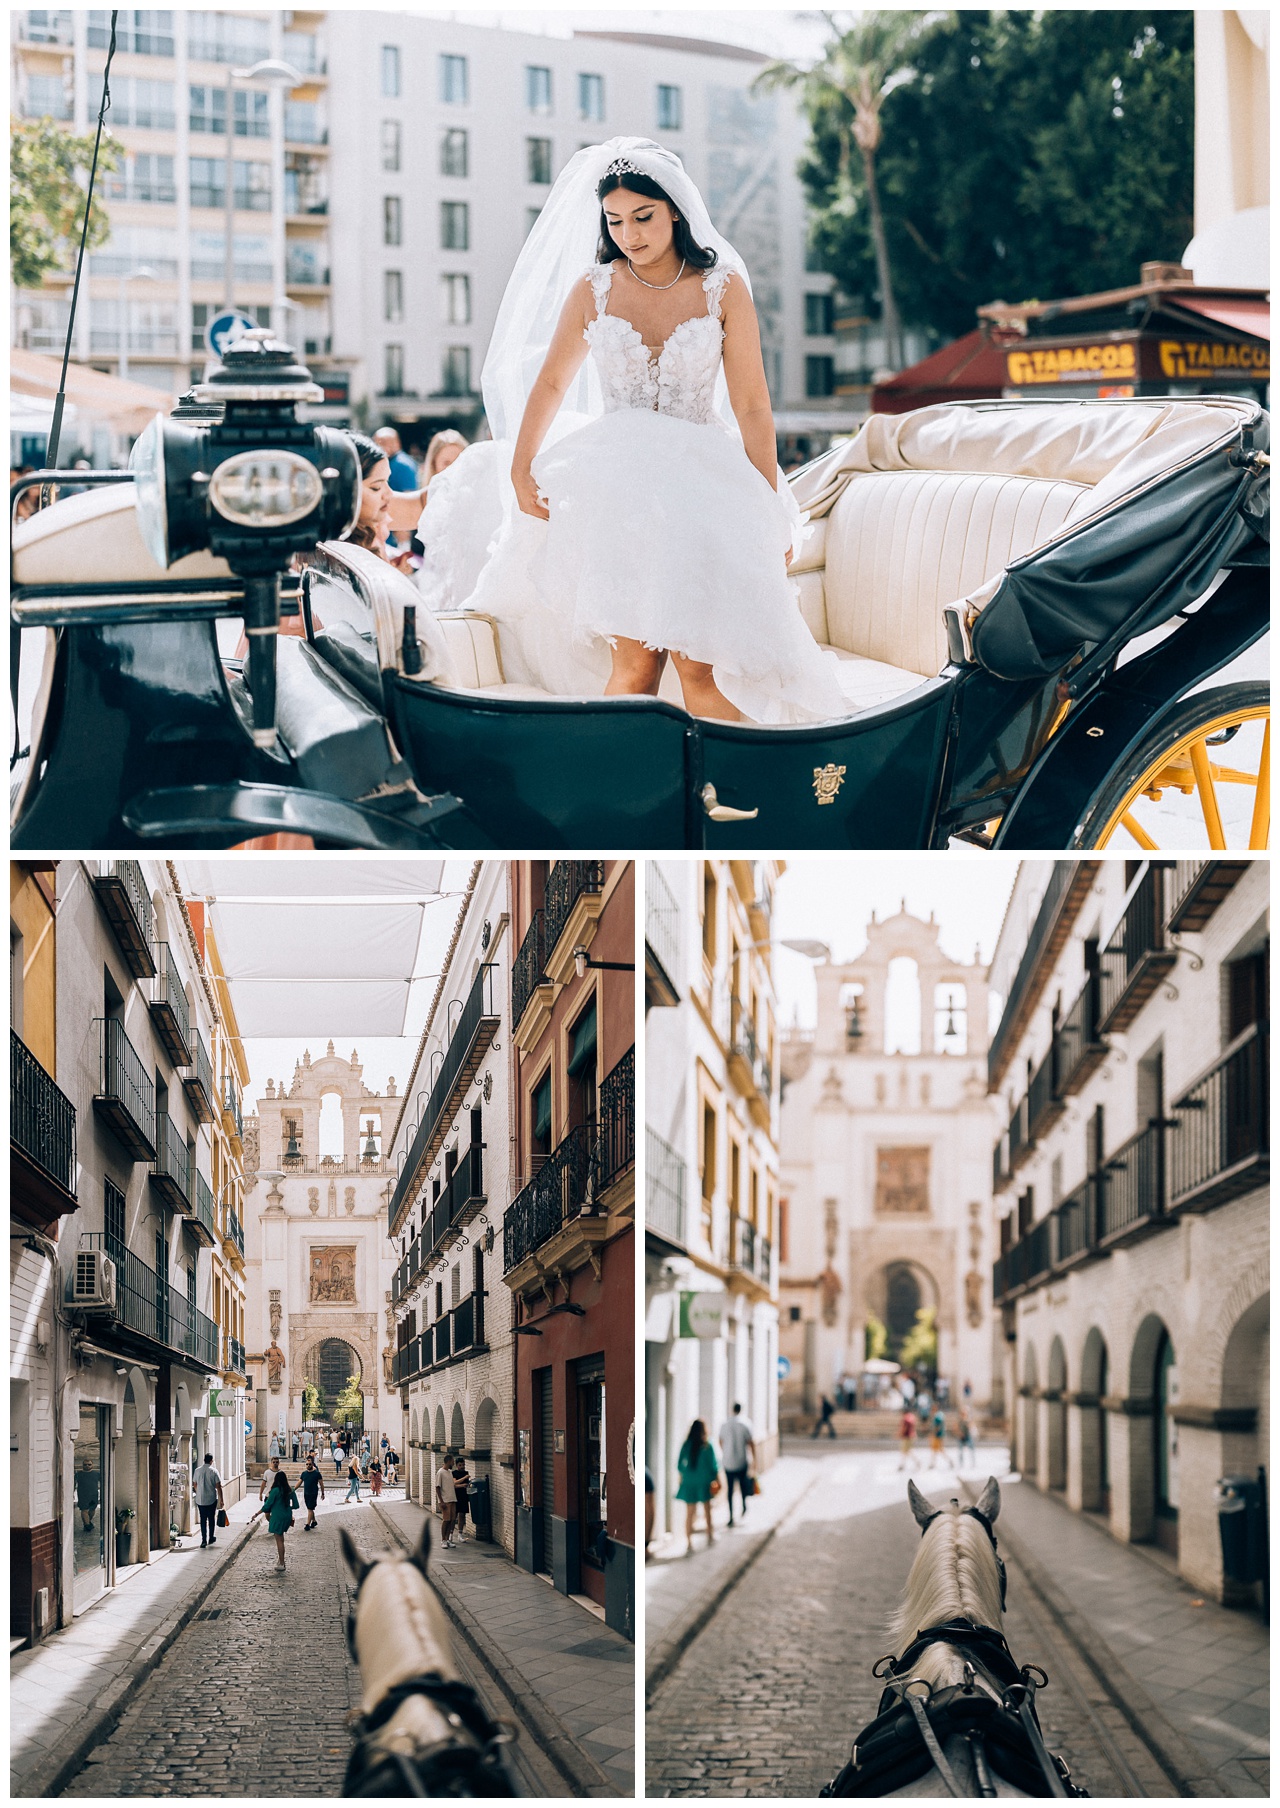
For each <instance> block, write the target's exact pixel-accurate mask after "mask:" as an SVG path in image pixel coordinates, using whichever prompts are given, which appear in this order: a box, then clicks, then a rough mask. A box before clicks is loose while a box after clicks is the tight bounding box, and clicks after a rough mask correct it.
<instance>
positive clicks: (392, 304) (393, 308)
mask: <svg viewBox="0 0 1280 1808" xmlns="http://www.w3.org/2000/svg"><path fill="white" fill-rule="evenodd" d="M382 318H383V319H384V320H389V321H393V322H399V321H401V320H403V319H404V276H403V275H402V273H401V272H400V271H399V270H384V271H383V272H382Z"/></svg>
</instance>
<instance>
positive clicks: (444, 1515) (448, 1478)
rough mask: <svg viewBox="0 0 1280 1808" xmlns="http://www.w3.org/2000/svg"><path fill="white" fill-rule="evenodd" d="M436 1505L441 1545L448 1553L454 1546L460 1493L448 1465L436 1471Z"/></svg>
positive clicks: (442, 1464) (443, 1465)
mask: <svg viewBox="0 0 1280 1808" xmlns="http://www.w3.org/2000/svg"><path fill="white" fill-rule="evenodd" d="M436 1505H437V1507H439V1509H440V1543H441V1545H442V1546H443V1548H444V1549H445V1550H446V1551H447V1550H449V1549H450V1548H451V1547H452V1545H453V1527H454V1522H455V1520H456V1519H457V1517H458V1492H457V1489H456V1488H455V1487H454V1485H453V1471H452V1470H451V1469H450V1467H449V1465H448V1463H441V1465H440V1467H439V1468H438V1469H437V1470H436Z"/></svg>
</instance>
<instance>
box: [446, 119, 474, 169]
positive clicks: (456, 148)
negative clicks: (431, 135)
mask: <svg viewBox="0 0 1280 1808" xmlns="http://www.w3.org/2000/svg"><path fill="white" fill-rule="evenodd" d="M467 149H468V146H467V133H466V128H465V127H464V126H450V127H449V129H448V131H447V132H445V133H444V134H443V135H442V136H441V139H440V174H441V175H442V176H465V175H466V174H467V164H468V159H467Z"/></svg>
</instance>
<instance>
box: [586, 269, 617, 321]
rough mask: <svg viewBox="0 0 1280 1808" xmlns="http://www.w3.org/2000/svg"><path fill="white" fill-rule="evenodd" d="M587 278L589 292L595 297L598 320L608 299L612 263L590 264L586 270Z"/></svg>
mask: <svg viewBox="0 0 1280 1808" xmlns="http://www.w3.org/2000/svg"><path fill="white" fill-rule="evenodd" d="M587 279H588V281H589V282H590V284H591V292H592V294H593V295H594V296H595V298H596V319H597V320H598V319H599V318H600V316H601V315H602V314H603V313H604V311H605V307H606V306H607V304H608V301H609V289H610V287H611V285H612V283H613V265H612V264H592V266H591V268H590V269H589V270H588V271H587Z"/></svg>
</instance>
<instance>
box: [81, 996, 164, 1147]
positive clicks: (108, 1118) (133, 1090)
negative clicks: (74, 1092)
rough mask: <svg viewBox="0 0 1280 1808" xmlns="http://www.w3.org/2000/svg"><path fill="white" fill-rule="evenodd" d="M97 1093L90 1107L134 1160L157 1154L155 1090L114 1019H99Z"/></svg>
mask: <svg viewBox="0 0 1280 1808" xmlns="http://www.w3.org/2000/svg"><path fill="white" fill-rule="evenodd" d="M96 1022H97V1025H98V1035H99V1042H98V1090H97V1092H96V1093H95V1094H94V1095H93V1108H94V1110H95V1111H96V1112H97V1114H98V1116H99V1117H101V1118H102V1119H103V1120H104V1121H105V1122H106V1123H108V1124H109V1125H110V1126H111V1128H112V1130H113V1131H114V1132H115V1135H116V1139H117V1141H118V1142H119V1143H120V1145H121V1147H122V1148H123V1149H125V1150H126V1151H127V1153H128V1154H130V1155H131V1156H132V1157H133V1159H134V1160H135V1161H154V1160H155V1155H156V1090H155V1085H154V1083H153V1081H152V1079H151V1076H150V1075H149V1074H148V1072H147V1069H146V1065H145V1063H144V1062H143V1059H142V1057H141V1055H139V1053H138V1051H137V1049H136V1048H135V1047H134V1046H133V1044H132V1042H130V1040H129V1038H128V1037H127V1036H126V1035H125V1033H124V1025H123V1023H120V1022H119V1021H118V1020H117V1019H116V1018H114V1017H99V1018H97V1019H96Z"/></svg>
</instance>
